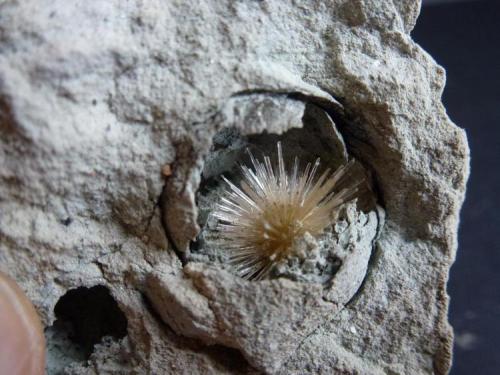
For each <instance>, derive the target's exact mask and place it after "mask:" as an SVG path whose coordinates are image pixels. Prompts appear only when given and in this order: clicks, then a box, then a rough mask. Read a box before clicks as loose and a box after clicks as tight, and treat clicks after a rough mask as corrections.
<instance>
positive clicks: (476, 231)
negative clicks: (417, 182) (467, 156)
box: [412, 1, 500, 375]
mask: <svg viewBox="0 0 500 375" xmlns="http://www.w3.org/2000/svg"><path fill="white" fill-rule="evenodd" d="M412 36H413V38H414V39H415V40H416V42H417V43H419V44H420V45H421V46H422V47H423V48H424V49H425V50H426V51H427V52H429V53H430V54H431V55H432V56H433V57H434V59H435V60H436V61H437V62H438V63H439V64H440V65H441V66H443V67H444V68H445V69H446V71H447V84H446V88H445V91H444V94H443V101H444V105H445V107H446V109H447V112H448V115H449V116H450V118H451V119H452V121H454V122H455V123H456V124H457V125H458V126H460V127H461V128H464V129H465V130H466V132H467V137H468V140H469V146H470V148H471V176H470V179H469V183H468V186H467V197H466V201H465V205H464V207H463V209H462V213H461V223H460V232H459V247H458V253H457V259H456V262H455V264H454V265H453V267H452V269H451V275H450V282H449V285H448V292H449V294H450V296H451V305H450V321H451V324H452V325H453V327H454V329H455V338H456V340H455V350H454V361H453V362H454V364H453V368H452V371H451V374H452V375H462V374H467V375H469V374H480V375H490V374H491V375H498V374H500V245H499V244H500V198H499V196H500V2H499V1H472V2H448V3H443V4H438V5H430V4H429V5H425V6H424V7H423V8H422V12H421V14H420V17H419V19H418V21H417V25H416V27H415V29H414V31H413V32H412ZM497 235H498V236H499V237H497Z"/></svg>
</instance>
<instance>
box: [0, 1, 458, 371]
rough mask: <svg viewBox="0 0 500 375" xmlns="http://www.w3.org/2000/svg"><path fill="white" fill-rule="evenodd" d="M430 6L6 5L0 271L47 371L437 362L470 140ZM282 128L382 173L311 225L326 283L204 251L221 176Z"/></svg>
mask: <svg viewBox="0 0 500 375" xmlns="http://www.w3.org/2000/svg"><path fill="white" fill-rule="evenodd" d="M419 6H420V4H419V2H418V1H411V0H401V1H394V2H393V1H391V0H378V1H374V0H356V1H340V0H334V1H328V2H325V1H306V2H296V3H294V2H291V3H288V2H282V1H274V0H269V1H267V0H266V1H222V2H221V1H210V0H204V1H200V2H196V3H191V2H186V1H163V2H160V1H148V2H142V1H133V0H130V1H126V2H123V1H106V2H97V1H95V2H67V1H63V0H57V1H35V0H28V1H23V2H16V1H5V2H3V3H2V4H1V5H0V181H1V183H0V267H1V270H2V271H4V272H6V273H8V274H9V275H10V276H11V277H13V278H14V279H16V280H17V281H18V282H19V284H20V285H21V287H22V288H23V290H25V291H26V293H27V294H28V296H29V297H30V298H31V300H32V301H33V302H34V304H35V306H36V308H37V309H38V311H39V313H40V314H41V316H42V319H43V322H44V324H45V326H46V337H47V340H48V343H49V348H48V370H49V373H53V374H56V373H61V372H63V373H64V372H65V373H69V374H108V373H116V374H127V373H134V374H135V373H139V374H181V373H185V374H196V373H200V374H210V373H213V374H223V373H226V374H245V373H248V374H250V373H252V374H255V373H269V374H307V373H310V374H317V373H325V374H331V373H344V374H432V373H435V374H446V373H447V371H448V369H449V366H450V363H451V349H452V340H453V335H452V330H451V328H450V326H449V324H448V322H447V308H448V296H447V294H446V281H447V277H448V276H447V275H448V270H449V267H450V265H451V263H452V262H453V259H454V256H455V251H456V231H457V225H458V212H459V209H460V206H461V204H462V201H463V198H464V191H465V183H466V180H467V176H468V147H467V142H466V138H465V135H464V133H463V131H462V130H461V129H459V128H457V127H456V126H455V125H453V123H452V122H451V121H450V120H449V119H448V117H447V115H446V113H445V110H444V108H443V106H442V104H441V98H440V97H441V93H442V89H443V86H444V82H445V75H444V71H443V69H442V68H441V67H439V66H438V65H437V64H436V63H435V62H434V61H433V60H432V58H431V57H430V56H429V55H427V54H426V53H425V52H424V51H423V50H422V49H421V48H420V47H419V46H418V45H416V44H415V43H414V42H413V41H412V40H411V37H410V35H409V33H410V31H411V29H412V27H413V25H414V23H415V21H416V17H417V15H418V12H419ZM227 132H229V133H231V132H232V133H231V134H235V136H234V137H233V138H231V137H229V136H227V134H228V133H227ZM223 134H226V136H222V135H223ZM277 139H278V140H281V139H283V140H284V142H285V141H286V140H288V141H289V144H290V145H291V146H290V147H292V148H291V149H292V150H293V151H292V152H297V153H303V154H304V155H305V154H307V153H309V154H314V153H316V154H318V156H321V158H322V160H326V161H327V162H328V163H331V164H332V165H337V164H338V163H339V162H342V161H345V160H347V158H352V157H354V158H356V160H358V161H359V162H360V163H361V164H362V165H363V168H364V169H365V170H366V171H367V172H368V173H369V174H370V176H371V177H370V183H371V186H372V192H371V193H372V198H373V199H372V202H371V204H370V205H368V206H367V207H364V208H362V207H361V205H360V204H357V205H356V206H353V205H348V206H347V207H346V209H345V212H344V214H343V216H342V217H341V218H340V219H339V222H338V223H337V225H336V226H333V227H332V229H331V231H330V232H328V233H327V235H325V236H326V237H325V238H322V239H319V240H318V242H319V243H320V244H322V246H323V245H324V246H330V247H331V248H332V249H333V250H332V251H333V254H335V257H336V260H335V261H331V267H330V268H328V269H329V271H328V272H329V274H328V275H329V276H328V277H327V278H326V279H321V278H318V277H319V276H318V277H316V276H317V275H319V274H318V273H314V272H313V273H312V274H311V275H313V276H314V275H316V276H314V277H313V276H307V277H306V276H303V275H304V274H302V273H300V272H299V271H297V270H295V268H293V267H292V268H290V269H288V270H285V271H283V274H282V277H280V278H274V279H269V280H262V281H258V282H255V281H247V280H243V279H241V278H239V277H237V276H235V275H234V274H232V273H231V272H230V271H229V270H228V269H226V267H225V265H224V257H223V256H220V249H216V250H214V249H210V248H209V247H204V246H205V245H204V238H205V237H204V235H205V234H206V233H207V232H206V228H205V226H206V225H210V224H209V223H208V222H207V215H208V214H209V212H208V211H210V207H211V204H212V202H213V201H214V198H213V197H214V196H216V194H214V193H213V192H214V190H213V189H214V186H215V185H214V184H212V182H213V181H215V180H217V178H219V176H220V175H221V174H222V173H226V172H228V171H229V170H230V169H231V168H232V167H231V166H232V165H234V163H236V162H237V161H238V158H239V150H241V149H242V147H240V146H241V145H243V144H246V143H249V144H253V145H257V146H258V147H262V148H264V149H265V148H266V147H268V145H269V144H272V145H273V147H275V145H276V140H277ZM240 143H241V144H240ZM358 203H359V202H358ZM218 251H219V252H218ZM297 272H299V273H297Z"/></svg>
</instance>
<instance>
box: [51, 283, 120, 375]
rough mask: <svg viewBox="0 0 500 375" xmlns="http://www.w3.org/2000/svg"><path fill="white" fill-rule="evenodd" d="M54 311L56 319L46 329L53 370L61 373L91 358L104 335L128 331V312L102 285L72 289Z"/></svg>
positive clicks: (52, 371)
mask: <svg viewBox="0 0 500 375" xmlns="http://www.w3.org/2000/svg"><path fill="white" fill-rule="evenodd" d="M54 313H55V316H56V321H55V322H54V325H52V326H51V327H49V328H48V329H47V330H46V332H45V335H46V338H47V349H48V350H47V351H48V353H47V370H48V372H49V373H53V374H56V373H61V372H62V371H63V369H64V367H66V366H67V365H70V364H71V363H72V362H81V361H85V360H87V359H89V357H90V355H91V354H92V352H93V350H94V345H95V344H97V343H99V342H101V341H102V340H103V338H104V337H106V336H109V337H112V338H114V339H116V340H118V339H121V338H123V337H125V336H126V334H127V319H126V317H125V315H124V314H123V312H122V311H121V310H120V308H119V307H118V304H117V303H116V301H115V300H114V298H113V297H112V296H111V294H110V293H109V290H108V288H106V287H105V286H102V285H97V286H94V287H91V288H86V287H79V288H76V289H72V290H70V291H68V292H67V293H66V294H65V295H64V296H62V297H61V298H60V299H59V301H58V302H57V304H56V306H55V308H54Z"/></svg>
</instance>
